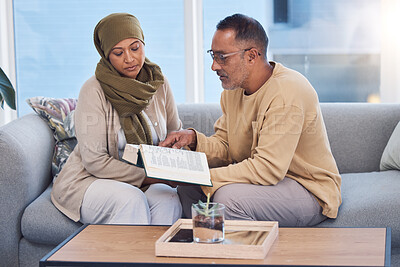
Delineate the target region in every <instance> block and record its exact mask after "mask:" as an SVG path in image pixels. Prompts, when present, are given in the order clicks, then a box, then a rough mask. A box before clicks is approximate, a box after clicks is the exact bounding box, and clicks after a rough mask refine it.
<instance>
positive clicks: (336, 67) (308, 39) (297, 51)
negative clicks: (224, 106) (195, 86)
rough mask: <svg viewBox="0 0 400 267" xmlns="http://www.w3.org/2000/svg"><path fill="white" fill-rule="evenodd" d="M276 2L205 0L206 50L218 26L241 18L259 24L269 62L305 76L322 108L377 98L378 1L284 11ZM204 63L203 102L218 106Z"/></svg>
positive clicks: (291, 0)
mask: <svg viewBox="0 0 400 267" xmlns="http://www.w3.org/2000/svg"><path fill="white" fill-rule="evenodd" d="M277 2H280V1H274V0H267V1H258V0H254V1H252V0H249V1H246V3H243V2H242V1H225V2H224V1H218V2H214V1H212V0H205V1H204V27H205V37H204V38H205V40H206V42H205V46H206V47H205V50H207V49H209V47H210V46H211V39H212V35H213V34H214V31H215V25H216V24H217V23H218V21H219V20H221V19H223V18H224V17H225V16H227V15H232V14H234V13H243V14H246V15H249V16H251V17H254V18H255V19H257V20H258V21H259V22H260V23H261V24H262V25H263V26H264V29H265V30H266V31H267V34H268V37H269V39H270V43H269V48H268V50H269V51H268V58H269V59H272V60H274V61H277V62H280V63H282V64H283V65H285V66H287V67H289V68H292V69H295V70H297V71H299V72H300V73H302V74H303V75H304V76H306V77H307V78H308V80H309V81H310V82H311V84H312V85H313V86H314V88H315V90H316V91H317V92H318V95H319V98H320V101H321V102H336V101H340V102H366V101H372V100H374V99H376V98H377V96H378V95H379V85H380V38H379V37H380V32H379V29H380V25H379V22H380V0H335V1H320V0H288V1H283V2H287V5H285V4H280V5H279V6H276V4H277ZM255 6H256V7H257V10H254V7H255ZM284 12H287V14H286V15H287V16H285V14H284ZM275 13H278V14H275ZM277 17H279V18H281V19H277ZM282 18H285V19H282ZM274 21H275V22H274ZM208 57H209V56H208V55H207V56H206V57H205V65H206V69H205V86H206V91H205V92H206V96H205V99H206V100H211V101H216V100H218V99H219V94H220V92H221V90H222V89H221V85H220V82H219V80H218V79H217V76H216V75H215V74H214V73H212V71H211V70H210V66H211V59H210V58H208ZM210 87H211V88H210ZM216 88H219V89H218V90H217V89H216Z"/></svg>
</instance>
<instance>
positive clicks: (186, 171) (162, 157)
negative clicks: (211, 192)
mask: <svg viewBox="0 0 400 267" xmlns="http://www.w3.org/2000/svg"><path fill="white" fill-rule="evenodd" d="M122 159H124V160H125V161H127V162H129V163H132V164H134V165H136V166H139V167H142V168H144V170H145V172H146V175H147V177H151V178H157V179H165V180H172V181H177V182H183V183H190V184H198V185H206V186H212V183H211V178H210V171H209V169H208V163H207V157H206V155H205V154H204V153H202V152H195V151H190V150H183V149H174V148H168V147H160V146H152V145H144V144H142V145H132V144H127V145H126V146H125V151H124V154H123V156H122Z"/></svg>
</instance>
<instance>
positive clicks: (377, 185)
mask: <svg viewBox="0 0 400 267" xmlns="http://www.w3.org/2000/svg"><path fill="white" fill-rule="evenodd" d="M399 185H400V171H396V170H391V171H381V172H369V173H348V174H342V201H343V202H342V205H341V206H340V209H339V214H338V217H337V218H336V219H334V220H333V219H328V220H326V221H324V222H322V223H321V224H319V225H317V227H391V228H392V246H394V247H399V246H400V213H399V212H398V210H397V207H400V198H399V194H400V186H399Z"/></svg>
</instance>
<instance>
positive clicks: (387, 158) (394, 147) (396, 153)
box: [380, 122, 400, 171]
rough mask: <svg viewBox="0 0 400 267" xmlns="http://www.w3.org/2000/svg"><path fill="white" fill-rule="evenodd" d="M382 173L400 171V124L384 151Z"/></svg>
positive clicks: (381, 165)
mask: <svg viewBox="0 0 400 267" xmlns="http://www.w3.org/2000/svg"><path fill="white" fill-rule="evenodd" d="M380 169H381V171H387V170H400V122H399V123H398V124H397V126H396V128H395V129H394V131H393V133H392V135H391V136H390V138H389V141H388V143H387V145H386V147H385V150H384V151H383V154H382V158H381V164H380Z"/></svg>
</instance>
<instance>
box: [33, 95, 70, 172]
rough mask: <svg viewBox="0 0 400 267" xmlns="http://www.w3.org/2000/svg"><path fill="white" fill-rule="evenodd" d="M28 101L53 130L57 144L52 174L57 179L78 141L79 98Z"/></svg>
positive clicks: (39, 98) (46, 98)
mask: <svg viewBox="0 0 400 267" xmlns="http://www.w3.org/2000/svg"><path fill="white" fill-rule="evenodd" d="M26 102H27V103H28V105H29V106H30V107H32V109H33V110H34V111H35V112H36V113H37V114H39V116H40V117H41V118H42V119H44V120H45V121H46V122H47V123H48V125H49V127H50V128H51V129H52V130H53V134H54V138H55V140H56V145H55V148H54V155H53V162H52V174H53V177H54V179H55V178H56V177H57V175H58V173H59V172H60V171H61V169H62V167H63V166H64V164H65V162H66V161H67V159H68V157H69V155H70V154H71V152H72V150H74V147H75V145H76V143H77V141H76V138H75V125H74V110H75V108H76V103H77V100H76V99H72V98H49V97H32V98H29V99H27V100H26Z"/></svg>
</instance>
